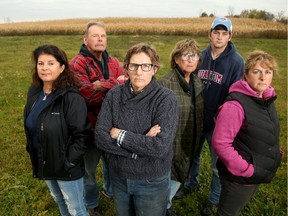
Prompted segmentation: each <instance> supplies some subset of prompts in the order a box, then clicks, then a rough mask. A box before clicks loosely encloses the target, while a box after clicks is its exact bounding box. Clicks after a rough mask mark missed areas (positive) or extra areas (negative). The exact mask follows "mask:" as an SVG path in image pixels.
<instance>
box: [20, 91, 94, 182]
mask: <svg viewBox="0 0 288 216" xmlns="http://www.w3.org/2000/svg"><path fill="white" fill-rule="evenodd" d="M41 91H42V88H36V87H34V86H32V87H30V88H29V91H28V95H27V103H26V106H25V110H24V127H25V133H26V138H27V146H26V149H27V151H28V153H29V154H30V158H31V162H32V168H33V176H34V177H38V178H39V179H56V180H74V179H79V178H81V177H82V176H83V175H84V172H85V168H84V161H83V156H84V154H85V151H86V142H87V139H88V136H89V129H90V125H89V121H88V118H87V108H86V104H85V101H84V99H83V98H82V97H81V96H80V94H79V93H78V90H76V89H74V88H69V89H61V90H58V91H56V92H54V94H55V96H54V98H53V99H52V101H51V102H50V103H49V105H48V106H47V107H46V108H45V109H44V110H43V111H42V112H41V113H40V115H39V117H38V121H37V134H35V136H37V137H38V142H39V144H40V147H39V153H38V155H35V151H33V150H32V149H33V148H32V145H33V143H32V140H33V139H32V138H31V137H30V135H29V132H28V129H27V128H26V126H25V123H26V119H27V116H28V115H29V112H30V110H31V108H32V107H33V104H34V103H35V102H36V100H37V98H38V96H39V94H40V92H41Z"/></svg>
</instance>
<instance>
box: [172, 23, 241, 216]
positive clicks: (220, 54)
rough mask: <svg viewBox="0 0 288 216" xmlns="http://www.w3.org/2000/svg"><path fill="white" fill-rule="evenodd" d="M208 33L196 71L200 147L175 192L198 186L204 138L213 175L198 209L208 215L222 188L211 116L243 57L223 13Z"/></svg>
mask: <svg viewBox="0 0 288 216" xmlns="http://www.w3.org/2000/svg"><path fill="white" fill-rule="evenodd" d="M208 37H209V39H210V44H209V45H208V47H207V48H206V49H205V50H203V51H202V57H203V60H202V64H201V66H200V67H199V70H198V72H197V75H198V77H199V78H200V79H201V80H202V82H203V84H204V85H205V89H204V92H203V94H204V135H203V137H202V139H201V141H200V146H201V147H200V148H199V151H198V152H196V154H195V155H194V159H193V161H192V163H191V166H190V171H189V175H188V178H187V180H186V182H185V184H184V187H183V188H182V189H181V190H179V191H178V192H177V194H176V196H175V198H183V197H185V196H186V195H188V194H190V193H192V192H193V191H195V190H196V188H197V187H198V185H199V182H198V174H199V168H200V156H201V151H202V147H203V144H204V142H205V140H206V141H207V143H208V145H209V149H210V155H211V167H212V170H213V175H212V180H211V184H210V194H209V198H208V200H207V202H206V204H205V206H204V208H203V209H202V211H201V213H202V215H211V214H213V213H214V212H215V210H216V208H217V205H218V203H219V197H220V192H221V184H220V179H219V175H218V170H217V167H216V161H217V156H216V154H215V152H214V151H213V149H212V148H211V139H212V134H213V130H214V126H215V124H214V117H215V115H216V113H217V109H218V107H219V106H220V105H221V104H222V103H223V102H224V100H225V98H226V96H227V95H228V89H229V87H230V86H231V84H232V83H234V82H235V81H237V80H239V79H240V78H241V77H242V75H243V70H244V59H243V58H242V56H241V55H240V54H239V53H238V52H237V49H236V47H235V46H234V44H233V43H232V42H231V39H232V22H231V20H230V19H228V18H226V17H217V18H216V19H214V21H213V22H212V25H211V28H210V31H209V34H208Z"/></svg>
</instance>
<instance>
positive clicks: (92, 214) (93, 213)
mask: <svg viewBox="0 0 288 216" xmlns="http://www.w3.org/2000/svg"><path fill="white" fill-rule="evenodd" d="M88 215H89V216H102V215H101V214H100V212H99V208H98V206H97V207H95V208H90V209H88Z"/></svg>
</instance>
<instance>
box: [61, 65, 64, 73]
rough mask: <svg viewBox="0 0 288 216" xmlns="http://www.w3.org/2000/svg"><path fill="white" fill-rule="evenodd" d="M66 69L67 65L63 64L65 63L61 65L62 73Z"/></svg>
mask: <svg viewBox="0 0 288 216" xmlns="http://www.w3.org/2000/svg"><path fill="white" fill-rule="evenodd" d="M64 70H65V65H64V64H63V65H62V66H61V73H62V72H63V71H64Z"/></svg>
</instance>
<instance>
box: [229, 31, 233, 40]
mask: <svg viewBox="0 0 288 216" xmlns="http://www.w3.org/2000/svg"><path fill="white" fill-rule="evenodd" d="M231 39H232V32H231V33H230V34H229V41H231Z"/></svg>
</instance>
